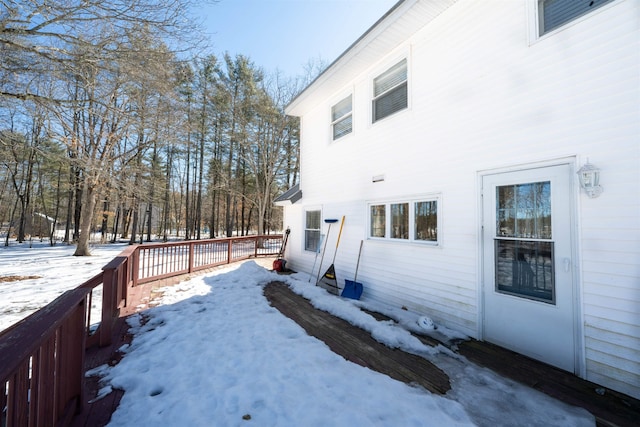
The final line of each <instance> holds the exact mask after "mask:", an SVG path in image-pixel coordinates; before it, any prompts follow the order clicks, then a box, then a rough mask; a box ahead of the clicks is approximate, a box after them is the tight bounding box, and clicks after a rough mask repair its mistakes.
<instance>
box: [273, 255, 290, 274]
mask: <svg viewBox="0 0 640 427" xmlns="http://www.w3.org/2000/svg"><path fill="white" fill-rule="evenodd" d="M286 263H287V261H285V260H284V259H282V258H278V259H276V260H274V261H273V271H280V272H283V271H284V268H285V267H284V266H285V264H286Z"/></svg>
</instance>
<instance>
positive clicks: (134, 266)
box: [127, 246, 140, 286]
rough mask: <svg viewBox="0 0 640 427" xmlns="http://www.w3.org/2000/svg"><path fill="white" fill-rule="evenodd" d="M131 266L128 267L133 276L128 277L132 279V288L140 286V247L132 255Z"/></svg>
mask: <svg viewBox="0 0 640 427" xmlns="http://www.w3.org/2000/svg"><path fill="white" fill-rule="evenodd" d="M129 260H130V261H131V265H130V266H129V267H128V268H130V269H131V271H130V273H131V275H129V274H127V277H131V286H137V285H138V276H139V274H140V247H139V246H138V247H137V248H136V250H134V251H133V253H132V254H131V258H129Z"/></svg>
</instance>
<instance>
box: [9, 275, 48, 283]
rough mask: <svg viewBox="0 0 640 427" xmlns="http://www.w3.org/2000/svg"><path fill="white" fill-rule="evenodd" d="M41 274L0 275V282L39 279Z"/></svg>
mask: <svg viewBox="0 0 640 427" xmlns="http://www.w3.org/2000/svg"><path fill="white" fill-rule="evenodd" d="M41 277H42V276H0V283H3V282H18V281H20V280H29V279H40V278H41Z"/></svg>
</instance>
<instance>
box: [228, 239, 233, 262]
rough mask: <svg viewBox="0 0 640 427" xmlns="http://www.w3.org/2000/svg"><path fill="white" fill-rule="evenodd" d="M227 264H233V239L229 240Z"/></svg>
mask: <svg viewBox="0 0 640 427" xmlns="http://www.w3.org/2000/svg"><path fill="white" fill-rule="evenodd" d="M227 244H228V246H227V264H231V260H232V259H233V239H229V240H227Z"/></svg>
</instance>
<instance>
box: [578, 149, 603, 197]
mask: <svg viewBox="0 0 640 427" xmlns="http://www.w3.org/2000/svg"><path fill="white" fill-rule="evenodd" d="M577 173H578V178H579V179H580V187H582V188H583V189H584V191H585V193H587V196H589V197H590V198H592V199H593V198H595V197H598V196H599V195H600V194H602V192H603V191H604V190H603V189H602V187H600V185H598V183H599V181H600V169H598V168H597V167H595V166H594V165H592V164H591V163H589V159H587V163H586V164H585V165H584V166H582V167H581V168H580V169H579V170H578V172H577Z"/></svg>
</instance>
